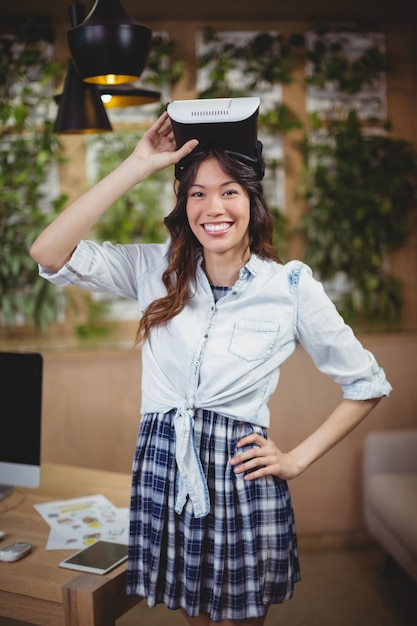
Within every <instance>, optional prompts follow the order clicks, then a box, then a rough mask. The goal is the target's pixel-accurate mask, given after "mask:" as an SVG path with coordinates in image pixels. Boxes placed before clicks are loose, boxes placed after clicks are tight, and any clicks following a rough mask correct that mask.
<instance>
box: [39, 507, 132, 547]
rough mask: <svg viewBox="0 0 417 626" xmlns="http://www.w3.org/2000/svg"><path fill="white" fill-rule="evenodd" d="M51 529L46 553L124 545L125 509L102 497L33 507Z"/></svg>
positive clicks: (127, 533) (126, 525)
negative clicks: (104, 543) (107, 543)
mask: <svg viewBox="0 0 417 626" xmlns="http://www.w3.org/2000/svg"><path fill="white" fill-rule="evenodd" d="M34 507H35V509H36V510H37V511H38V513H39V514H40V515H41V516H42V517H43V519H44V520H45V521H46V522H47V523H48V524H49V526H50V527H51V532H50V535H49V538H48V543H47V545H46V549H47V550H61V549H65V548H71V549H77V550H80V549H81V548H85V547H86V546H89V545H91V544H92V543H95V542H96V541H98V540H99V539H100V540H102V541H115V542H117V543H126V544H127V543H128V537H129V515H128V509H119V508H117V507H115V506H114V505H113V504H112V503H111V502H110V501H109V500H107V498H105V497H104V496H102V495H95V496H87V497H83V498H74V499H71V500H60V501H55V502H45V503H43V504H35V505H34Z"/></svg>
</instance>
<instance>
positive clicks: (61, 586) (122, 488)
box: [0, 464, 140, 626]
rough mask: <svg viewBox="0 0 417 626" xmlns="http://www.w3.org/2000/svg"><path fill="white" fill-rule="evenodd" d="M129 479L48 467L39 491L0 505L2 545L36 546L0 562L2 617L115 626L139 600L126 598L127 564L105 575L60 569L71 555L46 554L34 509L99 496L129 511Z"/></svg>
mask: <svg viewBox="0 0 417 626" xmlns="http://www.w3.org/2000/svg"><path fill="white" fill-rule="evenodd" d="M130 480H131V479H130V475H127V474H117V473H114V472H103V471H100V470H90V469H82V468H76V467H68V466H64V465H54V464H44V465H43V466H42V483H41V486H40V487H39V488H38V489H19V490H17V491H16V492H14V493H13V494H12V495H11V496H9V497H8V498H6V499H5V500H3V501H2V502H0V529H1V530H3V531H6V532H7V537H6V538H5V539H4V540H3V542H2V543H3V545H8V544H9V543H14V542H15V541H29V542H30V543H31V544H32V546H33V551H32V553H31V554H29V555H28V556H26V557H24V558H23V559H21V560H20V561H15V562H13V563H4V562H0V615H1V616H4V617H9V618H14V619H17V620H22V621H25V622H29V623H30V624H38V625H40V626H114V624H115V620H116V619H117V618H118V617H120V615H123V613H126V611H128V610H129V609H130V608H132V607H133V606H134V605H135V604H137V603H138V602H139V601H140V598H137V597H129V596H126V592H125V587H126V568H127V564H126V563H123V564H122V565H119V567H117V568H116V569H114V570H112V571H111V572H109V573H108V574H106V575H103V576H101V575H96V574H78V573H77V572H75V571H71V570H66V569H62V568H60V567H58V563H59V562H60V561H62V559H63V558H65V557H66V556H68V555H69V554H71V551H69V550H45V545H46V541H47V538H48V534H49V526H48V525H47V524H46V522H45V521H44V520H43V519H42V517H41V516H40V515H39V513H38V512H37V511H36V510H35V509H34V508H33V505H34V504H38V503H41V502H47V501H50V500H64V499H67V498H77V497H81V496H88V495H94V494H99V493H101V494H103V495H104V496H106V497H107V498H108V499H109V500H110V501H111V502H112V503H113V504H114V505H115V506H124V507H126V506H129V498H130ZM13 505H15V506H14V508H11V507H13ZM7 509H9V510H7ZM72 552H73V551H72Z"/></svg>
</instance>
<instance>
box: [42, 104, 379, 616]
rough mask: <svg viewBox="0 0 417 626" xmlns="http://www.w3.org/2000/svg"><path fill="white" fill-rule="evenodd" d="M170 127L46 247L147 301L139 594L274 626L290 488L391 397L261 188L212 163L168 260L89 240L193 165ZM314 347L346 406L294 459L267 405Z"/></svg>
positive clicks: (163, 125) (71, 213)
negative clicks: (284, 368) (165, 172)
mask: <svg viewBox="0 0 417 626" xmlns="http://www.w3.org/2000/svg"><path fill="white" fill-rule="evenodd" d="M196 145H197V142H196V141H194V140H192V141H189V142H187V143H186V144H185V145H184V146H182V147H181V148H180V149H179V150H176V149H175V141H174V137H173V133H172V128H171V126H170V123H169V121H168V119H167V114H163V115H162V116H161V117H160V118H159V120H157V121H156V122H155V124H154V125H153V126H152V127H151V128H150V129H149V130H148V131H147V132H146V133H145V135H144V137H143V138H142V139H141V140H140V141H139V143H138V145H137V147H136V149H135V151H134V152H133V154H132V155H131V156H129V157H128V158H127V159H126V160H125V161H124V162H123V163H122V164H121V165H120V166H119V167H118V168H117V169H116V170H115V171H114V172H113V173H111V174H110V175H109V176H107V177H106V178H105V179H104V180H102V181H101V182H99V183H98V184H97V185H96V186H95V187H93V188H92V189H90V190H89V191H87V193H85V194H84V195H83V196H82V197H81V198H80V199H78V200H76V201H75V202H74V203H73V204H72V205H70V206H69V207H68V208H67V209H66V210H65V211H64V212H63V213H62V214H61V215H59V216H58V217H57V218H56V219H55V221H54V222H53V223H52V224H51V225H49V226H48V227H47V228H46V230H45V231H44V232H43V233H42V234H41V235H40V236H39V237H38V239H37V240H36V241H35V243H34V244H33V246H32V249H31V254H32V257H33V258H34V259H35V260H36V261H38V263H39V264H40V265H41V266H42V270H41V272H42V275H43V276H44V277H45V278H48V279H49V280H52V281H53V282H55V283H57V284H65V285H67V284H72V283H78V284H80V285H81V286H83V287H85V288H86V289H90V290H93V291H108V292H112V293H115V294H119V295H123V296H125V297H129V298H134V299H137V300H138V301H139V305H140V308H141V319H140V325H139V330H138V341H139V342H140V343H141V344H142V358H143V381H142V396H143V397H142V414H143V417H142V421H141V426H140V432H139V438H138V443H137V448H136V453H135V460H134V465H133V480H132V500H131V532H130V548H129V564H128V593H129V594H136V595H140V596H144V597H146V598H147V602H148V606H154V605H155V604H157V603H159V602H163V603H165V604H166V606H168V607H169V608H171V609H181V610H182V612H183V614H184V617H185V619H186V621H187V622H188V623H189V624H194V625H197V626H200V625H201V626H208V625H210V624H212V623H220V624H223V625H224V626H230V625H235V624H236V625H237V624H240V625H242V626H243V625H256V626H260V625H261V624H263V623H264V621H265V616H266V614H267V611H268V606H269V605H270V604H274V603H280V602H283V601H285V600H287V599H289V598H290V597H291V596H292V594H293V589H294V584H295V582H297V581H298V580H299V578H300V574H299V565H298V556H297V545H296V534H295V528H294V518H293V512H292V507H291V500H290V496H289V492H288V487H287V482H286V481H287V480H289V479H293V478H296V477H297V476H299V475H300V474H301V473H302V472H303V471H305V470H306V469H307V468H308V467H309V466H310V465H311V464H312V463H314V462H315V461H316V460H317V459H318V458H320V457H321V456H322V455H323V454H324V453H325V452H327V451H328V450H329V449H330V448H332V447H333V446H334V445H336V444H337V443H338V442H339V441H340V440H341V439H342V438H343V437H345V436H346V435H347V434H348V433H349V432H350V431H351V430H352V429H353V428H354V427H355V426H357V425H358V424H359V423H360V422H361V421H362V420H363V419H364V418H365V416H366V415H367V414H368V413H369V412H370V411H371V410H372V409H373V408H374V407H375V405H376V404H377V403H378V401H379V399H380V398H381V397H382V396H384V395H388V394H389V392H390V390H391V387H390V385H389V383H388V382H387V381H386V379H385V375H384V373H383V371H382V370H381V368H380V367H379V366H378V364H377V363H376V361H375V359H374V357H373V356H372V354H370V353H369V352H367V351H366V350H364V349H363V347H362V346H361V345H360V343H359V342H358V341H357V339H356V338H355V337H354V335H353V333H352V331H351V330H350V328H349V327H347V326H346V325H345V324H344V322H343V320H342V319H341V317H340V316H339V314H338V313H337V311H336V310H335V308H334V306H333V304H332V303H331V302H330V300H329V299H328V298H327V296H326V295H325V293H324V291H323V288H322V286H321V284H320V283H318V282H317V281H315V280H314V279H313V277H312V275H311V271H310V270H309V268H308V267H307V266H305V265H304V264H303V263H301V262H299V261H292V262H290V263H287V264H285V265H283V264H281V263H280V261H279V259H278V256H277V254H276V252H275V250H274V248H273V245H272V218H271V215H270V213H269V212H268V209H267V207H266V204H265V200H264V197H263V193H262V187H261V183H260V176H259V173H258V172H256V171H255V170H254V169H252V167H250V166H248V165H247V164H244V163H242V162H240V161H239V160H238V159H236V158H234V157H233V156H231V155H230V154H228V153H227V152H226V151H224V150H219V149H216V148H214V147H213V148H212V149H210V150H206V151H205V152H200V153H198V152H197V153H194V154H195V156H194V158H192V159H190V158H189V157H188V161H189V162H190V164H189V166H188V168H187V169H186V171H185V173H184V175H183V176H182V178H181V181H180V182H179V185H178V189H177V202H176V206H175V208H174V210H173V211H172V212H171V214H170V215H169V216H168V217H167V218H166V220H165V223H166V225H167V227H168V230H169V234H170V238H169V240H168V242H167V243H166V244H158V245H152V244H143V245H128V246H112V245H110V244H104V245H103V246H99V245H97V244H95V243H93V242H86V241H82V238H83V237H85V236H86V233H87V232H88V230H89V228H90V227H91V226H92V225H93V224H94V223H95V222H96V221H97V220H98V219H99V218H100V216H101V215H102V214H103V213H104V212H105V210H106V209H107V208H108V207H109V206H110V204H111V203H112V202H113V201H115V200H116V199H117V198H119V197H120V196H121V195H122V194H123V193H124V192H126V191H127V190H128V189H129V188H131V187H132V186H133V185H135V184H137V183H139V182H140V181H141V180H143V179H144V178H145V177H146V176H148V175H149V174H150V173H152V172H155V171H157V170H159V169H162V168H164V167H166V166H168V165H172V164H174V163H178V162H179V161H180V160H182V159H184V157H186V156H187V155H189V154H190V153H191V151H193V150H194V148H195V147H196ZM298 343H301V344H302V345H303V346H304V347H305V349H306V350H307V351H308V352H309V354H310V355H311V356H312V358H313V360H314V361H315V363H316V365H317V366H318V367H319V368H320V370H321V371H323V372H325V373H326V374H328V375H329V376H331V377H332V379H333V380H335V381H336V382H337V383H339V384H340V385H341V387H342V389H343V394H344V398H343V400H342V401H341V402H340V404H339V405H338V406H337V407H336V408H335V409H334V411H333V412H332V413H331V415H329V416H328V417H327V419H325V420H324V421H323V423H322V424H321V426H320V427H319V428H318V429H317V430H316V431H315V432H313V433H312V434H311V435H310V436H309V437H308V438H307V439H306V440H304V441H302V442H300V444H299V445H297V446H296V447H295V448H294V449H293V450H290V451H288V452H284V451H282V450H280V449H279V448H278V447H277V446H276V445H275V444H274V443H273V442H272V441H271V440H270V439H268V436H267V427H268V425H269V411H268V408H267V402H268V399H269V397H270V396H271V394H272V393H273V392H274V390H275V388H276V385H277V382H278V377H279V369H280V365H281V364H282V362H283V361H284V360H285V359H286V358H288V356H290V354H291V353H292V352H293V351H294V349H295V348H296V346H297V345H298Z"/></svg>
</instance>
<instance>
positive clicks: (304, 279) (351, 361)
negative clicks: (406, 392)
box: [295, 265, 392, 400]
mask: <svg viewBox="0 0 417 626" xmlns="http://www.w3.org/2000/svg"><path fill="white" fill-rule="evenodd" d="M295 285H296V290H297V309H296V310H297V314H296V322H295V323H296V332H297V337H298V340H299V342H300V344H301V345H302V346H303V347H304V348H305V350H306V351H307V352H308V354H309V355H310V356H311V358H312V359H313V361H314V363H315V365H316V366H317V368H318V369H319V370H320V371H321V372H323V373H324V374H327V375H328V376H329V377H330V378H332V380H334V381H335V382H336V383H337V384H339V385H340V387H341V388H342V390H343V397H344V398H345V399H349V400H367V399H370V398H379V397H382V396H388V395H389V394H390V392H391V391H392V387H391V385H390V383H389V382H388V381H387V379H386V376H385V373H384V370H383V369H382V368H381V367H380V366H379V365H378V363H377V361H376V359H375V357H374V355H373V354H372V353H371V352H369V350H366V349H365V348H364V347H363V345H362V344H361V342H360V341H359V340H358V338H357V337H356V336H355V335H354V333H353V331H352V329H351V328H350V326H348V325H347V324H346V323H345V322H344V320H343V318H342V317H341V315H340V314H339V313H338V311H337V309H336V307H335V306H334V304H333V302H332V301H331V300H330V298H329V297H328V296H327V294H326V293H325V291H324V287H323V285H322V284H321V283H320V282H319V281H317V280H315V279H314V278H313V276H312V272H311V270H310V268H309V267H307V266H305V265H301V269H300V271H299V273H298V274H297V279H296V281H295Z"/></svg>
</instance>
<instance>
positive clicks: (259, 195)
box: [136, 147, 281, 343]
mask: <svg viewBox="0 0 417 626" xmlns="http://www.w3.org/2000/svg"><path fill="white" fill-rule="evenodd" d="M210 158H214V159H216V160H217V161H218V163H219V165H220V167H221V169H222V170H223V171H224V172H225V173H226V174H227V175H228V176H230V177H231V179H232V180H235V181H236V182H237V183H238V184H239V185H241V187H243V188H244V189H245V190H246V192H247V194H248V196H249V202H250V219H249V247H250V250H251V252H253V253H255V254H257V255H258V256H260V257H261V258H264V259H271V260H273V261H276V262H278V263H280V262H281V261H280V259H279V256H278V253H277V250H276V248H275V246H274V245H273V241H272V238H273V227H274V223H273V216H272V214H271V212H270V211H269V209H268V207H267V205H266V201H265V197H264V193H263V188H262V185H261V182H260V180H259V178H258V176H257V175H256V172H255V170H254V169H253V168H252V167H250V166H248V165H245V164H244V163H242V162H240V161H238V160H237V159H236V158H235V157H234V156H232V155H231V154H229V153H228V152H227V151H225V150H222V149H219V148H215V147H213V148H210V149H209V150H207V151H206V152H204V153H198V154H196V156H195V158H194V160H193V161H192V163H191V164H190V166H189V167H188V168H187V169H186V171H185V172H184V174H183V176H182V178H181V181H176V204H175V207H174V209H173V210H172V211H171V213H170V214H169V215H168V216H167V217H166V218H165V219H164V224H165V226H166V227H167V229H168V232H169V234H170V240H171V245H170V248H169V252H168V266H167V268H166V269H165V271H164V272H163V274H162V282H163V284H164V286H165V288H166V291H167V295H166V296H163V297H162V298H158V299H157V300H154V301H153V302H152V303H151V304H150V305H149V306H148V307H147V309H146V310H145V312H144V314H143V316H142V318H141V320H140V324H139V328H138V332H137V336H136V343H139V342H142V341H145V340H146V338H147V337H148V335H149V332H150V330H151V328H153V327H154V326H159V325H162V324H166V323H167V322H168V321H169V320H170V319H172V318H173V317H175V316H176V315H178V313H180V312H181V311H182V310H183V309H184V307H185V306H186V305H187V303H188V301H189V300H190V298H191V294H192V289H191V287H192V286H193V285H195V281H196V272H197V263H198V258H199V256H200V254H199V253H200V251H201V244H200V242H199V241H198V239H197V238H196V237H195V235H194V233H193V232H192V230H191V228H190V225H189V223H188V218H187V214H186V205H187V197H188V190H189V188H190V186H191V185H192V184H193V182H194V180H195V178H196V175H197V170H198V168H199V166H200V164H201V163H202V162H203V161H205V160H207V159H210Z"/></svg>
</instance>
